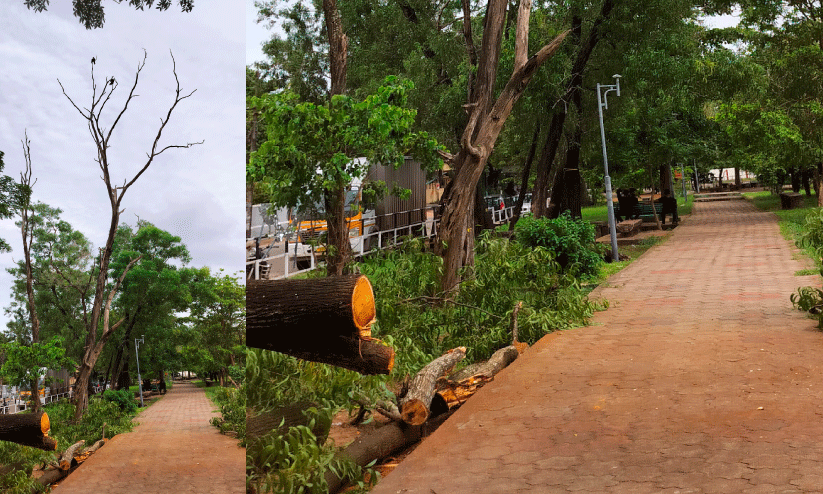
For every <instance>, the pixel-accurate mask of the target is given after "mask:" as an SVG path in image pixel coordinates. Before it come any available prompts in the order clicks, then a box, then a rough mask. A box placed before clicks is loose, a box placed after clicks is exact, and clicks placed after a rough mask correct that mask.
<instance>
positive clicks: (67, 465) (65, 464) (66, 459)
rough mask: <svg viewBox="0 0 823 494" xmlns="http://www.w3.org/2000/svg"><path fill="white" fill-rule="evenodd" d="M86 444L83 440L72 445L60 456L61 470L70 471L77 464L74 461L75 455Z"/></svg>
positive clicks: (59, 464) (58, 462)
mask: <svg viewBox="0 0 823 494" xmlns="http://www.w3.org/2000/svg"><path fill="white" fill-rule="evenodd" d="M84 444H86V440H85V439H81V440H79V441H77V442H76V443H74V444H72V445H71V446H69V447H68V449H66V450H65V451H63V454H61V455H60V459H59V460H58V461H57V464H58V466H59V467H60V469H61V470H66V471H68V470H69V469H71V467H72V465H73V464H74V463H75V461H74V453H75V452H76V451H77V450H78V449H79V448H81V447H82V446H83V445H84Z"/></svg>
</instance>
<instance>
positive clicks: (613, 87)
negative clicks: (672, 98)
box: [597, 74, 620, 262]
mask: <svg viewBox="0 0 823 494" xmlns="http://www.w3.org/2000/svg"><path fill="white" fill-rule="evenodd" d="M614 80H615V84H600V83H598V84H597V112H598V113H599V115H600V139H601V140H602V142H603V170H604V171H605V181H606V209H607V210H608V214H609V235H610V236H611V240H612V262H617V261H619V260H620V257H618V254H617V228H616V226H615V222H614V204H613V203H612V179H611V177H609V158H608V157H607V155H606V131H605V130H604V129H603V109H604V108H605V109H607V110H608V109H609V103H608V100H607V99H606V95H607V94H608V93H609V91H617V95H618V96H620V74H615V75H614ZM601 89H605V91H603V92H602V94H601V92H600V90H601Z"/></svg>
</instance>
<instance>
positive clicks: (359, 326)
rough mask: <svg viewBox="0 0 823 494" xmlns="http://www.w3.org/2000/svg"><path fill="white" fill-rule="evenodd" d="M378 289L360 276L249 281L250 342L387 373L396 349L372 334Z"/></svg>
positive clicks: (355, 368)
mask: <svg viewBox="0 0 823 494" xmlns="http://www.w3.org/2000/svg"><path fill="white" fill-rule="evenodd" d="M375 314H376V309H375V306H374V293H373V291H372V287H371V283H369V280H368V278H366V277H365V276H362V275H351V276H338V277H329V278H314V279H305V280H285V281H270V280H259V281H254V280H250V281H249V282H248V284H247V285H246V326H247V338H246V344H247V345H248V346H250V347H253V348H262V349H264V350H273V351H276V352H281V353H285V354H287V355H292V356H294V357H297V358H301V359H304V360H311V361H313V362H322V363H327V364H331V365H336V366H338V367H343V368H346V369H350V370H353V371H356V372H359V373H361V374H388V373H389V372H391V369H392V367H393V366H394V350H392V349H391V348H390V347H388V346H386V345H383V344H382V343H381V342H379V341H378V340H375V339H373V338H372V337H371V324H372V323H373V322H374V320H375Z"/></svg>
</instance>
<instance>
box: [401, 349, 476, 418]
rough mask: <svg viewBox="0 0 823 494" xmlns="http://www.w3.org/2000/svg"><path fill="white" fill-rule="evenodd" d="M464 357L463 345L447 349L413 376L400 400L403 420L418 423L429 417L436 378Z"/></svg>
mask: <svg viewBox="0 0 823 494" xmlns="http://www.w3.org/2000/svg"><path fill="white" fill-rule="evenodd" d="M465 357H466V348H465V347H458V348H455V349H452V350H449V351H448V352H447V353H445V354H444V355H441V356H440V357H438V358H436V359H434V360H433V361H431V362H430V363H429V364H428V365H426V366H425V367H423V368H422V369H421V370H420V372H418V373H417V375H415V376H414V379H412V381H411V383H410V384H409V391H408V393H406V396H404V397H403V399H402V400H400V416H401V417H402V418H403V421H404V422H406V423H407V424H409V425H420V424H422V423H424V422H425V421H426V420H427V419H428V418H429V414H430V407H431V403H432V398H434V393H435V384H436V383H437V380H438V379H439V378H440V377H441V376H443V375H444V374H445V373H446V372H447V371H448V370H449V369H451V368H452V367H454V366H455V364H457V363H458V362H460V361H461V360H463V359H464V358H465Z"/></svg>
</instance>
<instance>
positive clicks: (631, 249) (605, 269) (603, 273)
mask: <svg viewBox="0 0 823 494" xmlns="http://www.w3.org/2000/svg"><path fill="white" fill-rule="evenodd" d="M665 238H667V237H649V238H646V239H643V240H641V241H640V242H639V243H637V244H632V245H621V246H619V247H618V253H619V254H620V255H621V256H627V257H628V259H627V260H625V261H620V262H613V263H606V264H603V266H601V268H600V273H599V274H598V277H597V279H598V281H599V282H603V281H605V280H606V278H608V277H609V276H611V275H613V274H615V273H617V272H619V271H621V270H622V269H624V268H625V267H626V266H628V265H629V264H631V263H633V262H634V261H635V260H637V258H638V257H640V255H641V254H643V253H644V252H646V251H647V250H649V249H651V248H652V247H654V246H655V245H657V244H659V243H660V242H662V241H663V240H664V239H665Z"/></svg>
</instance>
